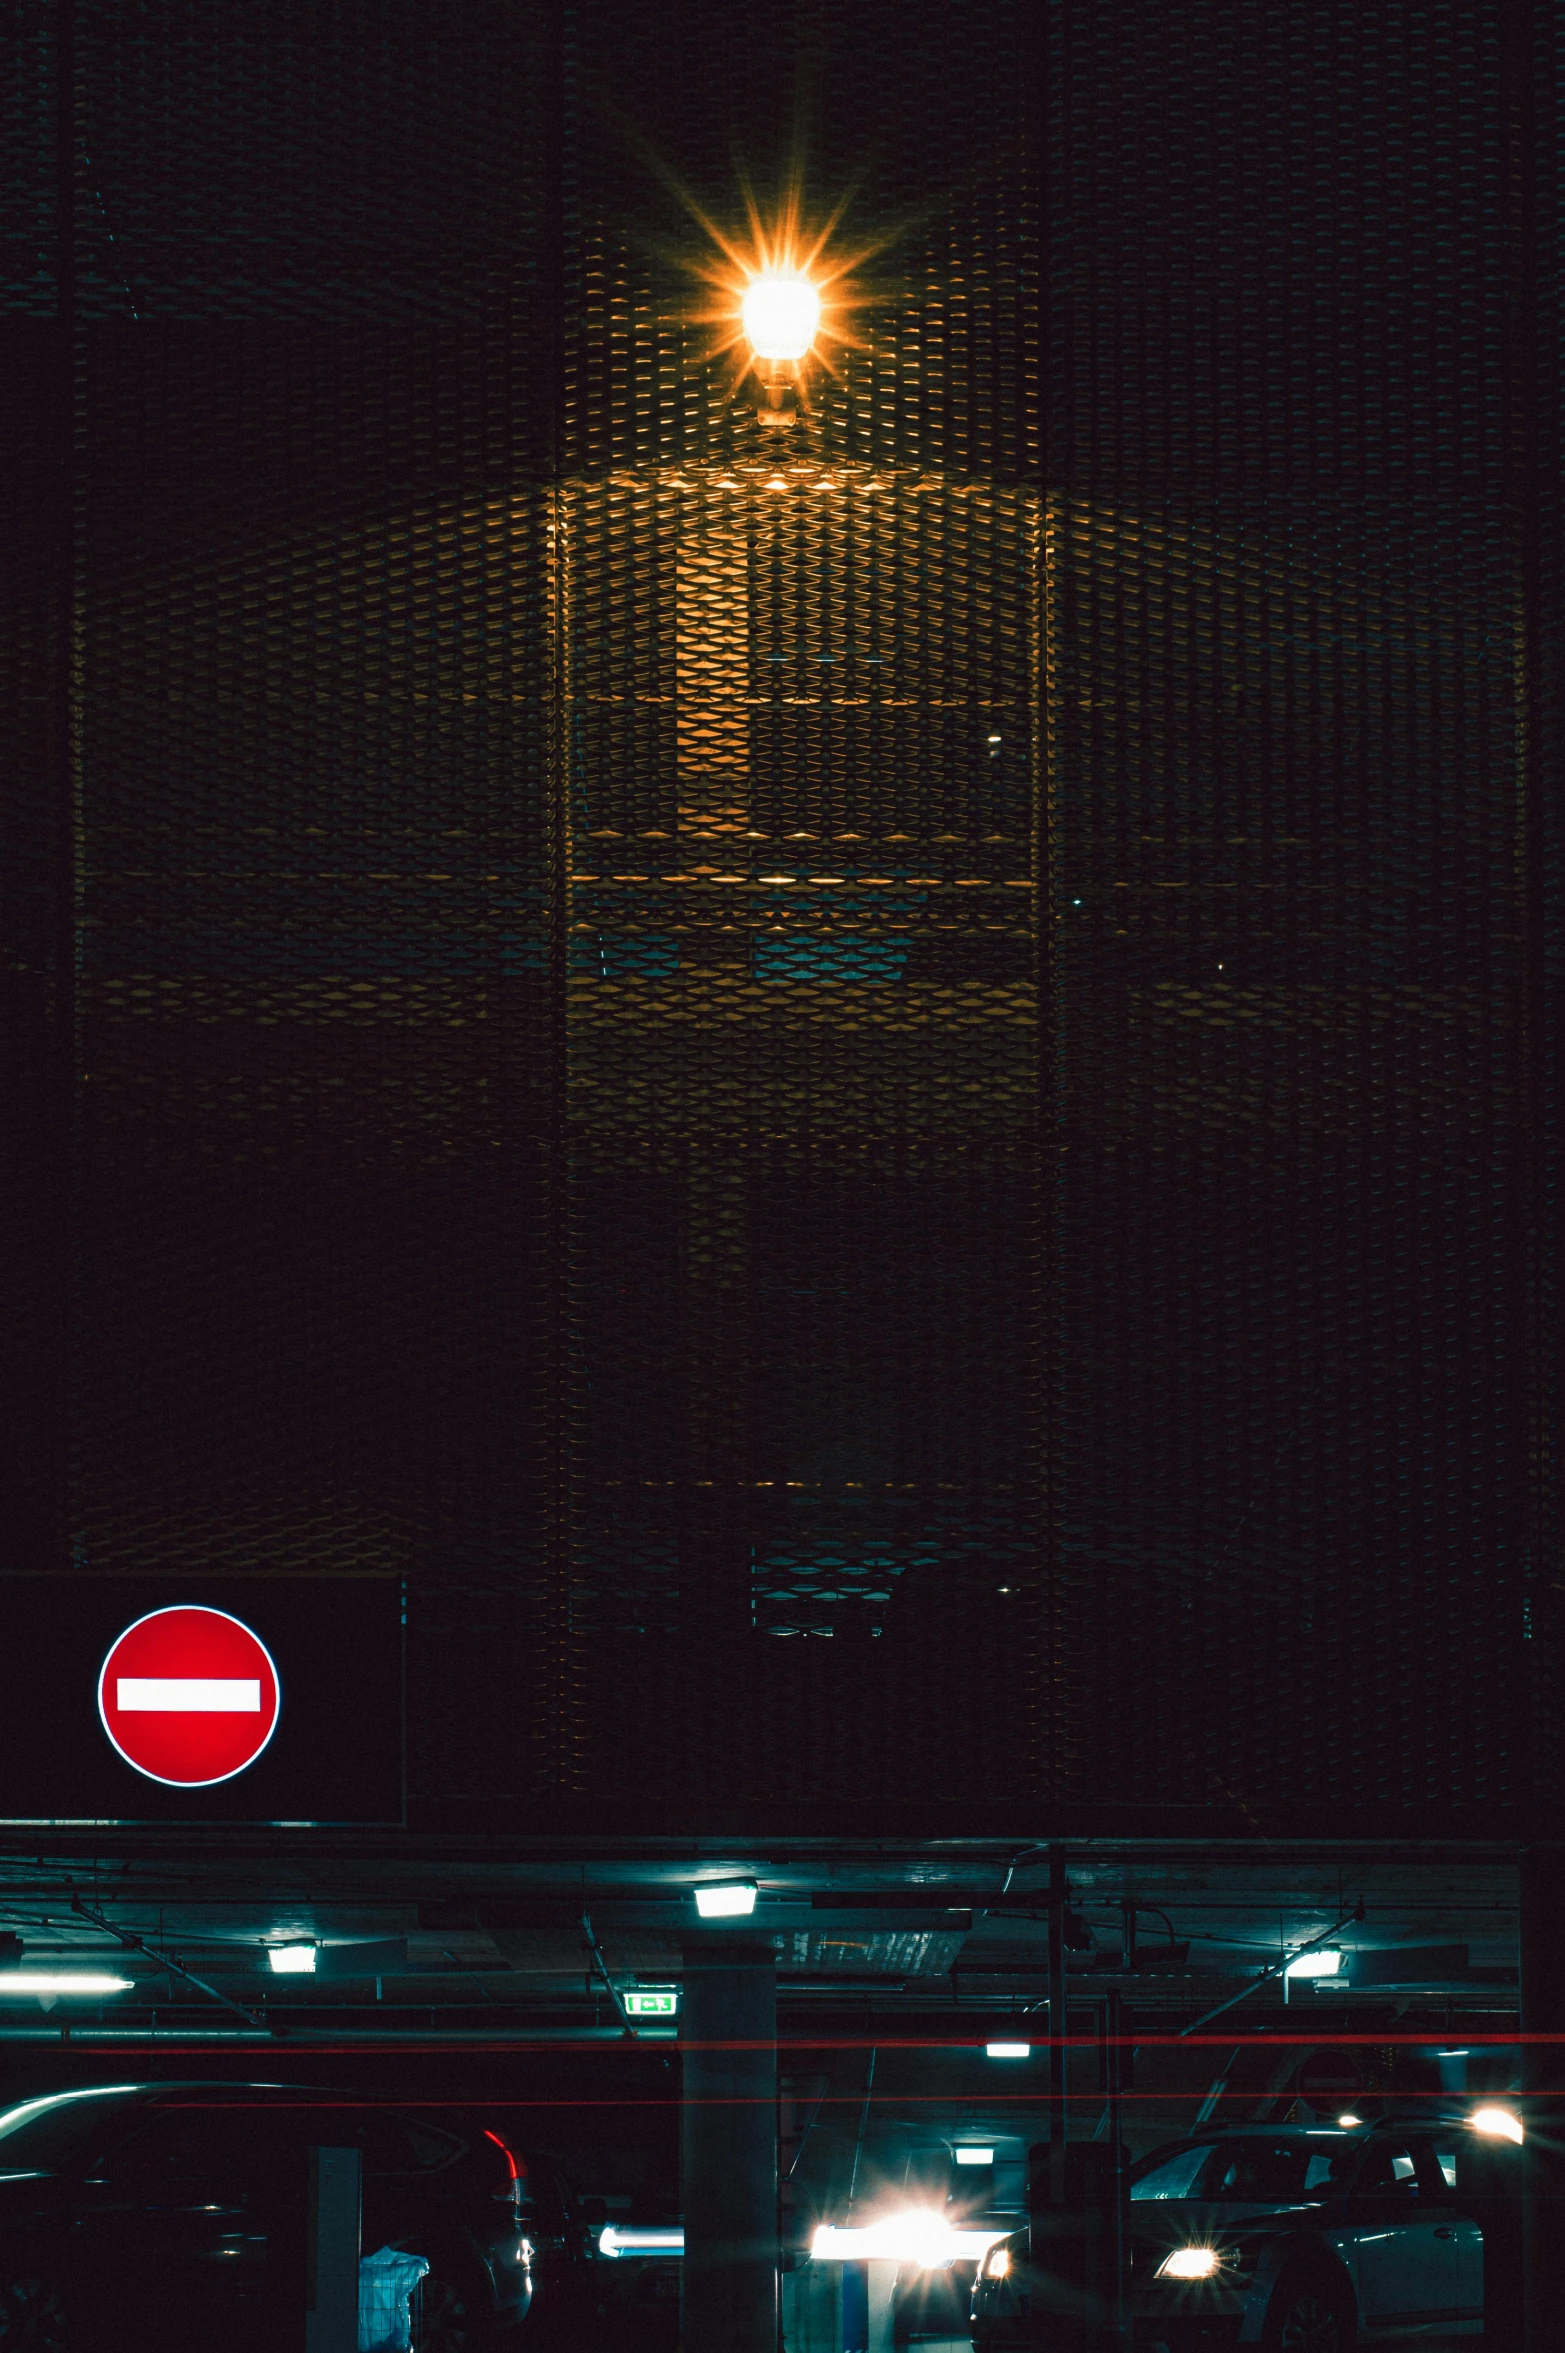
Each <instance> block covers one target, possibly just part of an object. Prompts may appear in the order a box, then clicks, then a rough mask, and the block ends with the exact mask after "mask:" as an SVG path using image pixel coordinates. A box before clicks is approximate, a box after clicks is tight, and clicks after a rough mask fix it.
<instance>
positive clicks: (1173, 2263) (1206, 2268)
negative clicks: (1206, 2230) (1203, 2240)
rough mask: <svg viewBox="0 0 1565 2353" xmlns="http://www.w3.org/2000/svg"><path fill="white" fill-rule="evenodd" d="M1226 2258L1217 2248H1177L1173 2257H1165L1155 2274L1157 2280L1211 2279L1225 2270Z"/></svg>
mask: <svg viewBox="0 0 1565 2353" xmlns="http://www.w3.org/2000/svg"><path fill="white" fill-rule="evenodd" d="M1223 2261H1224V2258H1223V2257H1222V2256H1221V2255H1220V2254H1219V2253H1218V2251H1217V2249H1216V2248H1215V2247H1176V2248H1175V2249H1174V2252H1173V2253H1172V2255H1165V2256H1164V2258H1163V2260H1162V2262H1161V2263H1160V2264H1159V2265H1158V2267H1157V2270H1156V2271H1155V2272H1154V2274H1153V2277H1154V2278H1155V2279H1211V2278H1212V2277H1213V2275H1214V2273H1216V2272H1219V2271H1221V2270H1222V2268H1223Z"/></svg>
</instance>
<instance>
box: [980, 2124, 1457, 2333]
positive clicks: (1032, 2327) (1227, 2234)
mask: <svg viewBox="0 0 1565 2353" xmlns="http://www.w3.org/2000/svg"><path fill="white" fill-rule="evenodd" d="M1488 2153H1489V2152H1488V2151H1487V2149H1486V2148H1485V2147H1484V2144H1483V2143H1482V2142H1481V2141H1480V2140H1479V2139H1478V2138H1477V2136H1475V2133H1474V2131H1473V2128H1472V2127H1471V2125H1469V2124H1468V2123H1467V2122H1466V2121H1465V2120H1463V2119H1460V2118H1454V2119H1452V2120H1450V2121H1449V2122H1441V2121H1439V2120H1435V2119H1430V2118H1422V2119H1417V2120H1414V2121H1412V2122H1406V2121H1397V2120H1395V2119H1387V2120H1385V2121H1384V2122H1380V2123H1377V2124H1375V2125H1373V2126H1371V2127H1364V2126H1354V2127H1343V2126H1337V2127H1313V2126H1310V2127H1306V2126H1302V2125H1291V2126H1280V2127H1279V2126H1275V2125H1274V2126H1264V2127H1263V2126H1256V2127H1253V2128H1245V2129H1243V2130H1238V2131H1235V2130H1226V2131H1224V2130H1214V2131H1213V2132H1212V2133H1211V2134H1210V2135H1209V2136H1200V2137H1197V2138H1193V2139H1190V2140H1185V2141H1180V2142H1177V2143H1174V2144H1172V2145H1171V2146H1169V2147H1166V2148H1163V2149H1159V2150H1155V2151H1154V2152H1153V2153H1152V2155H1151V2156H1150V2157H1147V2158H1144V2159H1143V2160H1142V2161H1141V2163H1140V2164H1139V2165H1138V2166H1136V2167H1135V2168H1134V2169H1133V2171H1132V2175H1131V2186H1130V2204H1129V2210H1128V2215H1127V2218H1126V2220H1127V2255H1128V2271H1127V2282H1126V2284H1127V2290H1128V2296H1129V2305H1130V2316H1131V2323H1132V2332H1133V2337H1134V2342H1135V2344H1136V2345H1137V2347H1138V2348H1139V2347H1145V2348H1147V2349H1148V2353H1151V2349H1152V2348H1154V2347H1157V2346H1164V2347H1166V2348H1167V2353H1220V2349H1221V2348H1223V2347H1225V2346H1235V2347H1238V2346H1243V2345H1260V2346H1264V2347H1267V2348H1269V2349H1275V2353H1347V2348H1348V2347H1350V2346H1352V2345H1355V2344H1359V2343H1367V2342H1369V2341H1371V2340H1373V2341H1374V2342H1376V2343H1381V2342H1385V2343H1398V2342H1405V2341H1407V2340H1408V2339H1412V2338H1421V2339H1431V2338H1440V2339H1446V2338H1457V2337H1464V2336H1474V2337H1476V2336H1481V2335H1482V2334H1483V2326H1484V2295H1485V2283H1484V2261H1485V2232H1484V2227H1483V2223H1482V2220H1481V2219H1480V2217H1481V2215H1482V2214H1483V2212H1484V2208H1485V2200H1484V2198H1483V2197H1482V2196H1480V2195H1478V2194H1477V2184H1478V2183H1479V2182H1480V2180H1481V2178H1482V2177H1483V2172H1484V2168H1483V2165H1482V2163H1481V2162H1479V2160H1482V2159H1483V2158H1484V2157H1486V2156H1487V2155H1488ZM1491 2252H1493V2250H1491ZM1054 2285H1055V2283H1053V2282H1052V2281H1051V2279H1050V2277H1049V2276H1048V2275H1047V2274H1045V2273H1042V2272H1038V2271H1035V2270H1034V2269H1033V2267H1032V2265H1031V2263H1030V2261H1029V2236H1028V2234H1027V2233H1026V2232H1018V2233H1016V2234H1015V2235H1014V2236H1013V2237H1012V2238H1010V2239H1008V2240H1006V2241H1005V2242H1004V2243H1003V2245H1002V2246H999V2247H996V2248H994V2249H992V2250H991V2251H990V2253H989V2255H988V2256H987V2257H986V2258H985V2259H984V2262H983V2264H982V2265H981V2266H980V2269H979V2277H978V2280H977V2282H976V2284H975V2287H974V2292H973V2336H974V2341H975V2343H976V2344H977V2345H979V2346H980V2347H986V2348H991V2349H992V2353H999V2348H1001V2347H1004V2346H1007V2345H1021V2344H1034V2345H1036V2344H1038V2343H1040V2342H1042V2343H1046V2342H1047V2341H1048V2337H1049V2334H1050V2327H1051V2320H1052V2318H1053V2316H1055V2315H1057V2314H1063V2313H1065V2312H1066V2311H1068V2310H1069V2308H1070V2298H1069V2296H1068V2295H1056V2294H1055V2293H1054Z"/></svg>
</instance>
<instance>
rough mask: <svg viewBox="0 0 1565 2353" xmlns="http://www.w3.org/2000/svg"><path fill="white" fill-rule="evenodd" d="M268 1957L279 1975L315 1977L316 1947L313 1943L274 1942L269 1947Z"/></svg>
mask: <svg viewBox="0 0 1565 2353" xmlns="http://www.w3.org/2000/svg"><path fill="white" fill-rule="evenodd" d="M267 1959H268V1960H269V1961H270V1962H271V1965H272V1972H273V1974H274V1976H277V1977H313V1976H314V1975H315V1947H314V1945H312V1944H274V1945H271V1946H269V1947H268V1950H267Z"/></svg>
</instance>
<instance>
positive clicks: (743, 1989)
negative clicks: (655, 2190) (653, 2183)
mask: <svg viewBox="0 0 1565 2353" xmlns="http://www.w3.org/2000/svg"><path fill="white" fill-rule="evenodd" d="M776 2037H777V1962H776V1955H775V1953H774V1952H773V1950H772V1947H771V1945H770V1944H765V1943H761V1942H759V1941H757V1940H742V1939H740V1938H737V1937H728V1936H723V1935H708V1936H705V1937H692V1938H690V1939H689V1940H688V1941H687V1943H686V1946H685V1979H684V1998H683V2001H682V2002H681V2005H680V2024H679V2038H680V2044H681V2057H682V2060H683V2064H684V2091H683V2114H682V2117H681V2140H680V2172H681V2176H682V2180H683V2189H684V2216H685V2259H684V2264H683V2267H682V2268H683V2273H684V2289H683V2293H684V2313H683V2323H684V2325H683V2330H682V2337H681V2342H682V2346H683V2353H777V2040H776Z"/></svg>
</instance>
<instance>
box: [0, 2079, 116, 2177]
mask: <svg viewBox="0 0 1565 2353" xmlns="http://www.w3.org/2000/svg"><path fill="white" fill-rule="evenodd" d="M139 2088H140V2087H139V2085H136V2084H133V2083H117V2084H110V2085H107V2086H106V2087H105V2088H104V2089H103V2090H101V2091H90V2092H56V2093H55V2094H54V2095H53V2096H52V2097H51V2098H48V2099H42V2100H24V2101H23V2102H22V2104H21V2106H20V2107H19V2108H8V2109H6V2111H5V2113H4V2114H3V2115H0V2173H52V2172H53V2171H54V2169H55V2167H56V2166H57V2165H63V2164H64V2163H65V2162H66V2160H67V2159H68V2158H70V2157H71V2156H72V2155H73V2154H74V2153H75V2151H76V2150H77V2149H78V2148H79V2147H80V2145H81V2144H82V2143H83V2142H84V2141H87V2140H90V2139H91V2137H92V2136H93V2134H94V2133H96V2132H97V2131H98V2130H99V2128H100V2127H101V2126H102V2125H103V2124H104V2123H105V2122H106V2120H107V2118H108V2117H109V2116H110V2115H111V2114H112V2109H111V2108H110V2107H109V2106H108V2105H107V2103H109V2102H111V2101H115V2100H123V2099H125V2098H127V2097H128V2096H129V2095H130V2094H132V2093H134V2092H135V2091H137V2090H139Z"/></svg>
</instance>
